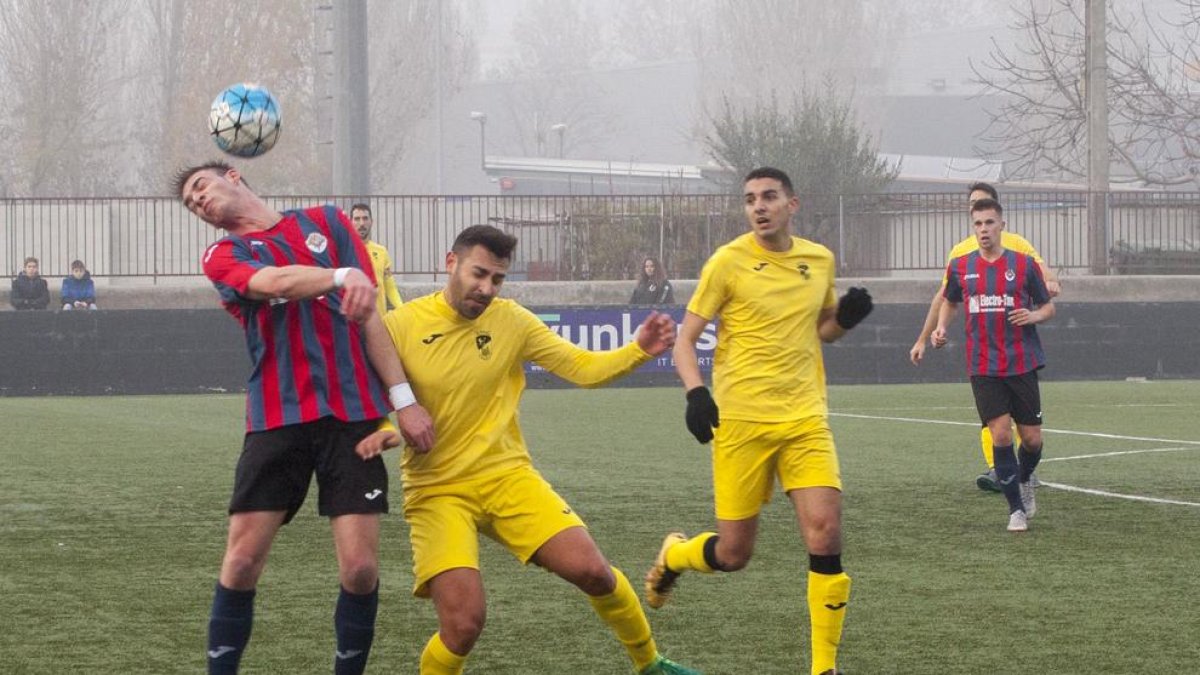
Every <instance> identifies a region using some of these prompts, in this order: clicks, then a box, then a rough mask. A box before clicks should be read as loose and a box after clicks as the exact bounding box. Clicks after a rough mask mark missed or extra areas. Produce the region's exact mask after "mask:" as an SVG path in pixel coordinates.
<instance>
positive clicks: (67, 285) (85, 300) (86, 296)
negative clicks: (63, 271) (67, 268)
mask: <svg viewBox="0 0 1200 675" xmlns="http://www.w3.org/2000/svg"><path fill="white" fill-rule="evenodd" d="M61 295H62V308H63V309H97V307H96V284H95V283H93V282H92V273H91V272H88V270H87V267H86V266H85V265H84V264H83V261H82V260H76V261H74V262H72V263H71V276H69V277H65V278H64V279H63V282H62V293H61Z"/></svg>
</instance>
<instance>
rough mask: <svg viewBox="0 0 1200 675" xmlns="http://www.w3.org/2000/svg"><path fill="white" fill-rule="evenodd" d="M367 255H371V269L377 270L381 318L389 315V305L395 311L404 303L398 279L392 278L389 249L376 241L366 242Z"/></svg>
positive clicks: (376, 279)
mask: <svg viewBox="0 0 1200 675" xmlns="http://www.w3.org/2000/svg"><path fill="white" fill-rule="evenodd" d="M365 243H366V245H367V253H370V254H371V267H372V268H374V270H375V283H376V284H377V285H378V288H379V297H378V299H377V300H376V305H375V309H376V310H377V311H378V312H379V316H383V315H384V314H387V312H388V308H389V305H390V306H391V309H395V308H397V307H399V306H400V305H401V304H403V303H404V301H403V300H401V299H400V291H399V290H398V289H397V288H396V279H395V278H394V277H392V256H390V255H388V250H387V248H385V247H384V245H383V244H380V243H379V242H376V241H368V242H365Z"/></svg>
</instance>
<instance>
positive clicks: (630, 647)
mask: <svg viewBox="0 0 1200 675" xmlns="http://www.w3.org/2000/svg"><path fill="white" fill-rule="evenodd" d="M612 571H613V576H615V577H616V578H617V587H616V588H614V589H613V592H612V593H609V594H608V595H602V596H600V597H592V596H588V600H590V601H591V603H592V609H594V610H596V614H599V615H600V618H601V619H603V620H604V623H606V624H608V627H609V628H611V629H612V632H613V633H614V634H616V636H617V639H618V640H620V641H621V644H623V645H625V651H627V652H629V658H630V659H632V660H633V666H634V669H635V670H637V671H639V672H641V670H642V669H643V668H645V667H646V666H648V665H650V664H651V663H653V662H654V659H655V658H656V657H657V656H658V646H657V645H655V644H654V636H652V635H651V634H650V622H649V621H647V620H646V612H645V611H643V610H642V603H641V601H639V600H638V596H637V593H634V592H633V586H630V585H629V579H626V578H625V575H624V574H622V573H621V570H619V569H617V568H615V567H614V568H612ZM422 675H424V671H422Z"/></svg>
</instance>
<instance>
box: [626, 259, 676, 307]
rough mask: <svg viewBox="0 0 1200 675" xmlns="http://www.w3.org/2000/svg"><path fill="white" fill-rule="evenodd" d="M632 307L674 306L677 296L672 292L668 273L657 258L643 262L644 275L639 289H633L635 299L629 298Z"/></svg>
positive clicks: (639, 280) (638, 286)
mask: <svg viewBox="0 0 1200 675" xmlns="http://www.w3.org/2000/svg"><path fill="white" fill-rule="evenodd" d="M629 304H631V305H673V304H675V294H674V292H673V291H672V290H671V282H669V281H667V273H666V272H664V271H663V268H662V264H661V263H659V262H658V260H656V259H655V258H646V259H645V260H643V261H642V275H641V277H640V278H639V279H638V285H637V288H635V289H633V297H631V298H629Z"/></svg>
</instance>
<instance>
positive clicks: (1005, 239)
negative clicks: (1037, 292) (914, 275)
mask: <svg viewBox="0 0 1200 675" xmlns="http://www.w3.org/2000/svg"><path fill="white" fill-rule="evenodd" d="M980 199H994V200H996V201H1000V193H999V192H997V191H996V188H995V187H993V186H992V185H990V184H988V183H972V184H971V185H970V186H968V187H967V208H968V209H969V208H971V207H972V206H974V205H975V202H977V201H979V200H980ZM1000 245H1001V246H1003V247H1004V248H1005V249H1007V250H1010V251H1016V252H1017V253H1024V254H1026V255H1029V256H1032V257H1033V260H1034V262H1036V263H1037V266H1038V268H1039V269H1041V271H1042V277H1043V278H1044V279H1045V280H1046V290H1047V291H1049V292H1050V297H1051V298H1056V297H1058V294H1059V292H1060V291H1061V290H1062V286H1061V285H1060V284H1059V281H1058V275H1057V274H1055V272H1054V270H1053V269H1051V268H1050V266H1049V265H1047V264H1046V261H1045V260H1042V256H1041V254H1039V253H1038V252H1037V249H1036V248H1034V247H1033V244H1031V243H1029V240H1027V239H1025V237H1022V236H1021V235H1019V234H1017V233H1015V232H1009V231H1008V230H1003V231H1002V232H1001V233H1000ZM978 249H979V241H978V240H977V239H976V238H975V235H974V234H971V235H968V236H967V238H966V239H963V240H962V241H960V242H958V243H957V244H955V245H954V247H953V248H951V249H950V254H949V255H948V256H946V262H949V261H951V260H954V259H955V258H958V257H961V256H964V255H967V254H968V253H971V252H972V251H975V250H978ZM946 281H947V278H946V275H945V274H943V275H942V284H941V286H939V287H938V289H937V291H935V292H934V294H933V300H931V301H930V303H929V312H928V313H927V314H926V315H925V323H924V324H922V325H921V332H920V334H919V335H917V341H916V342H914V343H913V346H912V349H910V350H908V359H909V360H910V361H912V364H913V365H914V366H919V365H921V360H922V359H924V358H925V349H926V347H928V346H929V344H930V342H929V336H930V335H931V334H932V333H933V329H934V328H935V327H936V326H937V318H938V312H939V311H940V310H941V308H942V305H943V304H945V302H946V299H945V298H944V297H943V296H942V291H944V290H945V289H946ZM1013 441H1014V443H1015V447H1016V448H1020V447H1021V440H1020V437H1019V436H1018V435H1017V425H1016V423H1015V422H1014V423H1013ZM979 444H980V447H981V448H982V449H983V461H984V462H985V463H986V464H987V471H985V472H983V473H981V474H979V476H978V477H976V478H975V485H976V487H978V488H979V489H980V490H984V491H986V492H1000V483H999V482H997V481H996V462H995V459H994V458H993V457H992V433H991V432H990V431H988V427H987V425H986V424H984V425H983V428H982V430H981V431H980V432H979ZM1033 484H1034V485H1035V486H1036V485H1037V484H1038V482H1037V476H1034V477H1033Z"/></svg>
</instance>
